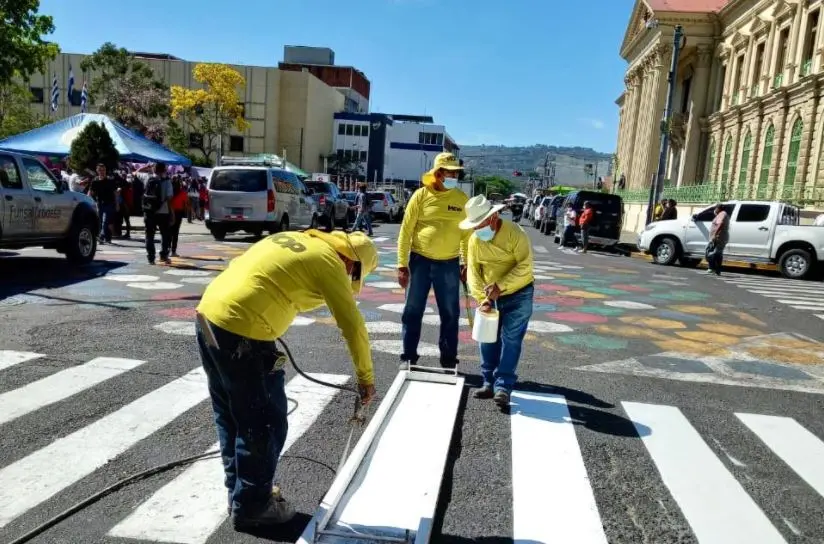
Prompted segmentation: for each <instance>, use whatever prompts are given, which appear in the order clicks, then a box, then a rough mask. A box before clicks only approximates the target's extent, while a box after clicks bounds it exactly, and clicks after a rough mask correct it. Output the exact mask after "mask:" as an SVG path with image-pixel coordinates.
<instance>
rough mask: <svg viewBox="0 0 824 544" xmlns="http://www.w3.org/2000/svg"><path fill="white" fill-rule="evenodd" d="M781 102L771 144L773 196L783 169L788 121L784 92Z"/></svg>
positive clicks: (787, 101)
mask: <svg viewBox="0 0 824 544" xmlns="http://www.w3.org/2000/svg"><path fill="white" fill-rule="evenodd" d="M782 100H783V104H782V107H781V111H780V113H779V115H778V119H777V123H776V125H777V126H778V130H777V131H776V135H775V136H776V138H775V143H774V145H773V156H772V160H773V163H772V172H770V177H769V180H770V181H769V182H768V183H772V192H771V195H772V196H775V194H776V192H777V191H778V187H779V185H780V184H779V181H780V179H781V173H782V171H783V170H784V166H785V165H784V164H783V160H784V155H785V153H784V140H785V136H786V134H787V123H789V119H787V113H788V110H789V106H790V103H789V98H788V97H787V95H786V94H785V95H784V96H783V98H782Z"/></svg>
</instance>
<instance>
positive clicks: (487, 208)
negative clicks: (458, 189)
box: [461, 195, 535, 407]
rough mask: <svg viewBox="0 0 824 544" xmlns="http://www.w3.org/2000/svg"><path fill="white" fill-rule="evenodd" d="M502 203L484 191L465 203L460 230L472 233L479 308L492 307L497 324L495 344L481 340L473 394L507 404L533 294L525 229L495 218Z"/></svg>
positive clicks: (473, 284) (472, 278)
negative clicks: (494, 202) (477, 386)
mask: <svg viewBox="0 0 824 544" xmlns="http://www.w3.org/2000/svg"><path fill="white" fill-rule="evenodd" d="M502 208H503V206H501V205H497V206H493V205H492V204H491V203H490V202H489V201H488V200H487V199H486V198H485V197H484V196H483V195H478V196H476V197H473V198H471V199H470V200H469V202H467V203H466V219H464V220H463V221H461V228H462V229H467V230H471V231H474V234H473V235H472V237H471V238H470V239H469V255H468V261H467V264H468V268H469V274H468V275H469V289H470V291H471V293H472V296H473V297H474V298H475V299H476V300H477V301H478V303H479V304H480V309H481V311H485V312H491V311H494V310H496V309H497V311H498V314H499V316H498V319H499V328H498V340H497V341H496V342H495V343H488V344H481V345H480V350H481V375H482V376H483V386H482V387H481V388H480V389H478V390H477V391H475V397H476V398H481V399H489V398H492V399H494V401H495V403H496V404H497V405H498V406H501V407H506V406H509V396H510V394H511V393H512V388H513V387H514V385H515V382H516V380H517V378H518V376H517V374H516V371H517V369H518V361H519V359H520V358H521V348H522V346H523V343H524V336H526V331H527V328H528V327H529V319H530V318H531V317H532V298H533V293H534V286H533V283H534V281H535V278H534V276H533V267H532V244H531V243H530V241H529V236H527V234H526V232H524V229H522V228H521V227H520V225H516V224H514V223H512V222H510V221H504V220H503V219H501V217H500V213H499V212H500V211H501V209H502Z"/></svg>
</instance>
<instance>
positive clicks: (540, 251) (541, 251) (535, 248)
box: [533, 246, 549, 253]
mask: <svg viewBox="0 0 824 544" xmlns="http://www.w3.org/2000/svg"><path fill="white" fill-rule="evenodd" d="M533 249H534V250H535V251H537V252H538V253H549V250H548V249H547V248H545V247H544V246H535V247H534V248H533Z"/></svg>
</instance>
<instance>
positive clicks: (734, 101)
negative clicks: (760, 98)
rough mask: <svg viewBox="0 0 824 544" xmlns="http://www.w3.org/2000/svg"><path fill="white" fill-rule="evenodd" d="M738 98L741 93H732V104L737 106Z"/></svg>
mask: <svg viewBox="0 0 824 544" xmlns="http://www.w3.org/2000/svg"><path fill="white" fill-rule="evenodd" d="M740 99H741V93H735V94H734V95H732V105H733V106H737V105H738V102H739V101H740Z"/></svg>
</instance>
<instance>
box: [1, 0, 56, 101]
mask: <svg viewBox="0 0 824 544" xmlns="http://www.w3.org/2000/svg"><path fill="white" fill-rule="evenodd" d="M39 9H40V0H0V85H6V84H8V83H11V82H12V80H13V79H15V78H16V77H19V78H22V79H27V78H28V77H29V76H30V75H32V74H33V73H35V72H39V71H43V69H44V68H45V66H46V63H48V62H49V61H50V60H52V59H53V58H54V57H55V56H56V55H57V53H58V52H60V48H59V47H57V45H56V44H53V43H50V42H47V41H45V40H44V39H43V36H47V35H48V34H51V33H52V32H54V23H53V22H52V18H51V17H49V16H48V15H38V13H37V12H38V10H39Z"/></svg>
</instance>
